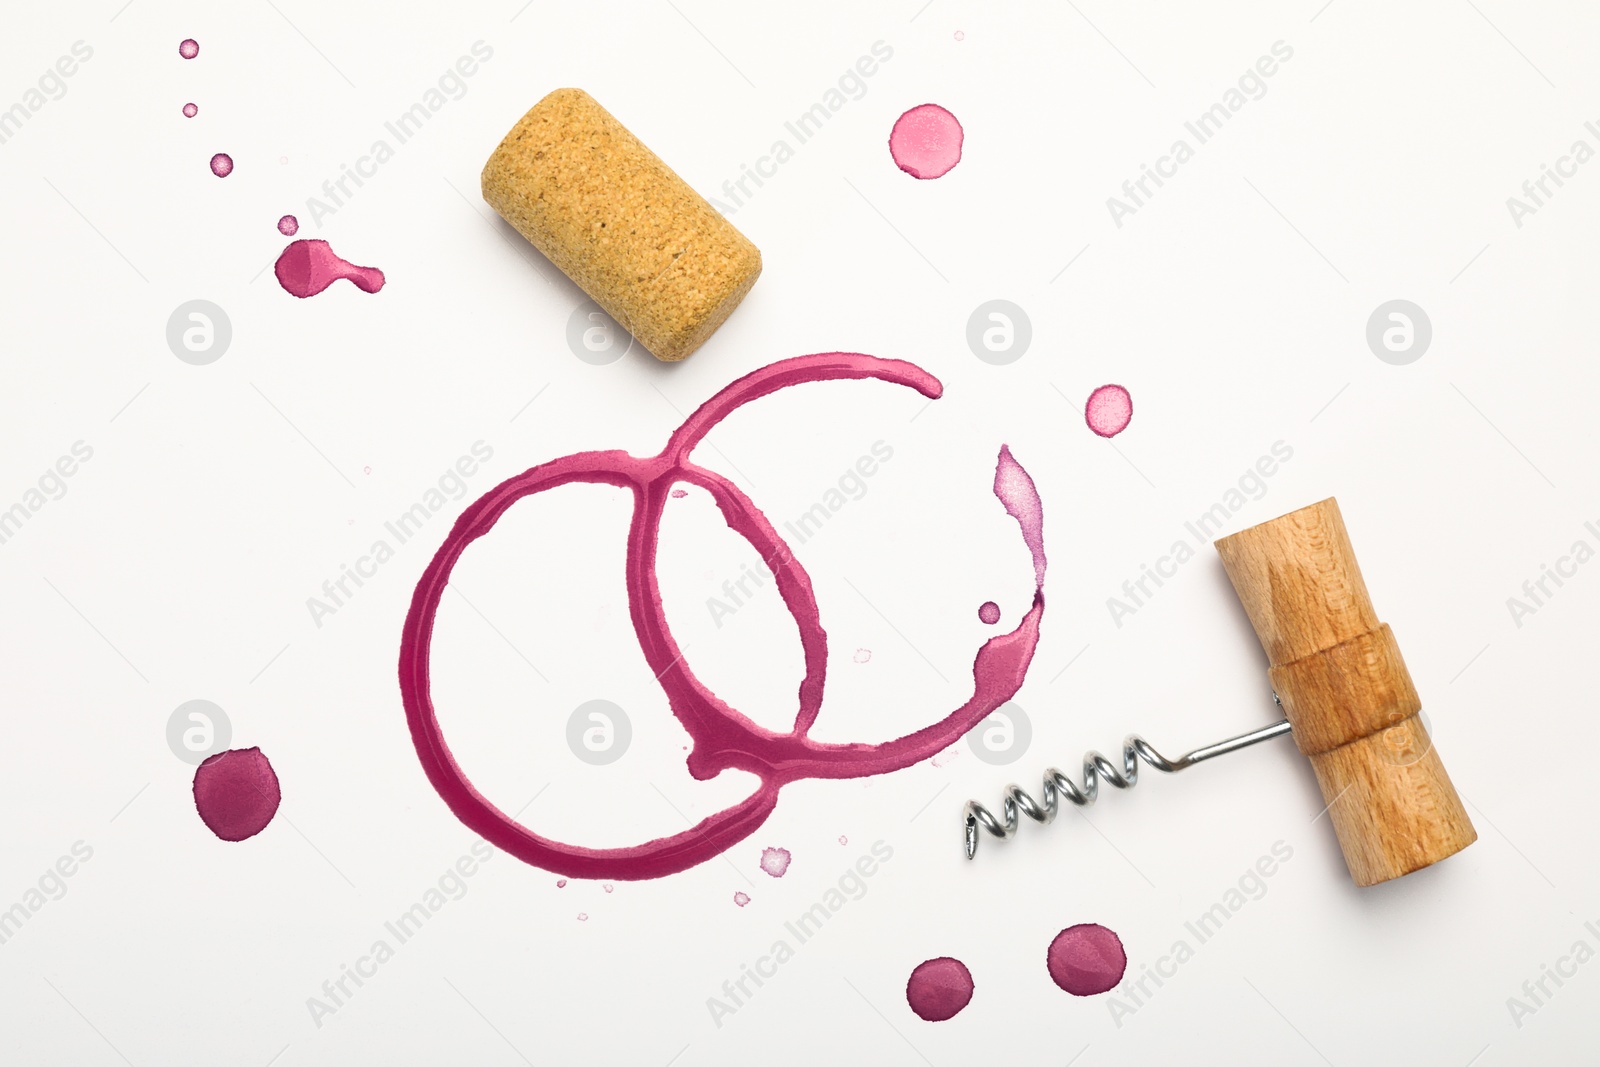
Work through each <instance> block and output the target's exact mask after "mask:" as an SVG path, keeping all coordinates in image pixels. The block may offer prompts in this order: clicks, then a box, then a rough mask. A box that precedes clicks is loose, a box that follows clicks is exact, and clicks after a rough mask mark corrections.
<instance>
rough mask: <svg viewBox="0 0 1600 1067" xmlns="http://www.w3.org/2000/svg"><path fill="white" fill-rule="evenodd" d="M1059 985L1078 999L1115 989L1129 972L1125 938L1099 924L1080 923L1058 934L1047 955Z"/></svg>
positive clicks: (1049, 965)
mask: <svg viewBox="0 0 1600 1067" xmlns="http://www.w3.org/2000/svg"><path fill="white" fill-rule="evenodd" d="M1045 966H1046V967H1048V968H1049V970H1050V977H1051V978H1052V979H1053V980H1054V981H1055V983H1056V985H1058V986H1060V987H1061V988H1062V989H1065V990H1066V991H1067V992H1068V993H1071V994H1072V995H1073V996H1075V997H1092V996H1094V995H1095V994H1096V993H1104V992H1106V991H1107V990H1110V989H1115V988H1116V985H1117V983H1118V982H1120V981H1122V973H1123V972H1124V971H1126V970H1127V969H1128V954H1127V953H1126V952H1124V951H1123V949H1122V939H1121V938H1120V937H1118V936H1117V935H1116V934H1114V933H1112V932H1111V931H1110V930H1107V929H1106V928H1105V927H1104V926H1101V925H1100V924H1099V923H1079V924H1078V925H1077V926H1069V927H1067V928H1066V929H1065V930H1063V931H1061V932H1060V933H1059V934H1057V935H1056V937H1055V940H1054V941H1052V942H1050V949H1049V951H1048V952H1046V953H1045Z"/></svg>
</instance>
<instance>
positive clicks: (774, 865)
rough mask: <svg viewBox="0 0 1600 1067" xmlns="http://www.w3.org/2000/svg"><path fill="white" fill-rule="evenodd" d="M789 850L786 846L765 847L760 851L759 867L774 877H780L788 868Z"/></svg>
mask: <svg viewBox="0 0 1600 1067" xmlns="http://www.w3.org/2000/svg"><path fill="white" fill-rule="evenodd" d="M789 859H790V857H789V850H788V849H786V848H767V849H762V851H761V869H762V870H763V871H766V872H767V873H768V874H770V875H772V877H774V878H782V877H783V875H784V872H785V871H787V870H788V869H789Z"/></svg>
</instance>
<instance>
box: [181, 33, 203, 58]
mask: <svg viewBox="0 0 1600 1067" xmlns="http://www.w3.org/2000/svg"><path fill="white" fill-rule="evenodd" d="M178 54H179V55H180V56H182V57H183V58H184V59H193V58H194V57H195V56H197V55H199V54H200V42H199V41H197V40H195V39H194V38H193V37H185V38H184V39H183V40H181V41H179V42H178Z"/></svg>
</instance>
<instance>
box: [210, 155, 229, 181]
mask: <svg viewBox="0 0 1600 1067" xmlns="http://www.w3.org/2000/svg"><path fill="white" fill-rule="evenodd" d="M211 173H212V174H215V175H216V176H217V177H219V178H226V177H227V176H228V175H230V174H232V173H233V157H232V156H230V155H228V153H226V152H218V153H217V154H216V155H214V156H212V157H211Z"/></svg>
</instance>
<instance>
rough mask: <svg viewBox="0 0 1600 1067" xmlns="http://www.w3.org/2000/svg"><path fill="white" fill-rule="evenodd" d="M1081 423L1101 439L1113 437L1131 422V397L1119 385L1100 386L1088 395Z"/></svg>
mask: <svg viewBox="0 0 1600 1067" xmlns="http://www.w3.org/2000/svg"><path fill="white" fill-rule="evenodd" d="M1083 421H1084V422H1087V423H1088V424H1089V429H1091V430H1093V431H1094V432H1095V433H1097V434H1099V435H1100V436H1101V437H1115V436H1117V434H1119V433H1121V432H1122V431H1123V430H1126V429H1127V428H1128V423H1129V422H1131V421H1133V396H1132V394H1130V393H1129V392H1128V391H1127V390H1126V389H1124V388H1123V387H1122V386H1120V385H1102V386H1101V387H1100V388H1098V389H1096V390H1095V391H1094V392H1092V393H1090V394H1089V402H1088V403H1087V404H1085V405H1084V406H1083Z"/></svg>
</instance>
